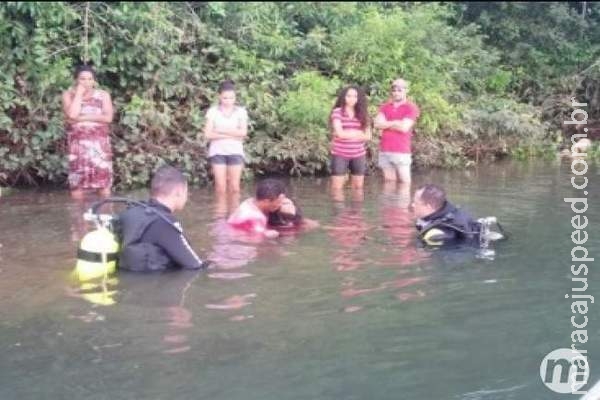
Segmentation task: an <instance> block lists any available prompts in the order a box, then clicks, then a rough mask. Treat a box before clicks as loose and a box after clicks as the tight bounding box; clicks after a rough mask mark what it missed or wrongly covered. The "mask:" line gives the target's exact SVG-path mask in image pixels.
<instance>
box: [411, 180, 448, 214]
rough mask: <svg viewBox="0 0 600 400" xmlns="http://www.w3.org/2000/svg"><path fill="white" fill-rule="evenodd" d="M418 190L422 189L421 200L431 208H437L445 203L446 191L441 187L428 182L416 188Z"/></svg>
mask: <svg viewBox="0 0 600 400" xmlns="http://www.w3.org/2000/svg"><path fill="white" fill-rule="evenodd" d="M420 190H422V192H421V196H420V199H421V201H422V202H423V203H425V204H427V205H429V206H431V207H432V208H434V209H436V210H439V209H440V208H442V207H443V206H444V204H445V203H446V191H445V190H444V189H443V188H442V187H440V186H437V185H434V184H431V183H428V184H426V185H423V186H421V187H420V188H418V189H417V191H420Z"/></svg>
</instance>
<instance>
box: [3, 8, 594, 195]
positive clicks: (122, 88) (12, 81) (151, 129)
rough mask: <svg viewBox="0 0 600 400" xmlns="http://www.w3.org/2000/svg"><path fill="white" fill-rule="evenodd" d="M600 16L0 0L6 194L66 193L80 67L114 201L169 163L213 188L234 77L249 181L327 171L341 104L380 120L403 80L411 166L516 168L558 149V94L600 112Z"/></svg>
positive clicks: (568, 11) (551, 11)
mask: <svg viewBox="0 0 600 400" xmlns="http://www.w3.org/2000/svg"><path fill="white" fill-rule="evenodd" d="M592 7H593V8H592ZM597 8H598V6H597V5H595V4H594V5H588V10H587V11H588V12H587V14H586V18H587V19H586V18H581V15H579V13H578V9H577V7H574V6H572V5H569V4H568V3H557V4H543V5H538V4H537V3H534V4H532V5H529V4H525V3H515V4H513V3H510V4H509V3H489V4H488V3H485V4H484V3H474V4H463V3H455V4H450V5H445V4H419V3H393V2H383V3H375V2H366V3H358V2H348V3H341V2H330V3H321V2H307V3H298V2H283V3H265V2H250V3H232V2H179V3H172V4H168V3H132V2H119V3H103V2H90V3H86V2H78V3H66V2H52V3H36V2H28V3H25V2H7V3H3V4H1V5H0V48H2V49H3V51H2V57H1V58H0V183H8V184H16V183H25V184H33V183H36V182H54V183H61V184H62V183H64V182H65V177H66V154H65V144H66V138H65V136H64V131H63V122H62V112H61V104H60V96H61V93H62V91H63V90H65V89H67V88H68V87H69V85H71V84H72V78H71V71H72V69H73V66H74V65H76V64H77V63H80V62H81V60H83V59H84V58H86V57H87V59H88V60H89V61H90V62H92V63H93V64H94V65H95V66H96V68H97V70H98V80H99V82H100V84H101V86H102V87H103V88H105V89H107V90H108V91H109V92H110V93H111V96H112V98H113V102H114V104H115V110H116V118H115V122H114V123H113V125H112V143H113V149H114V154H115V171H116V182H117V184H118V185H119V186H121V187H129V186H139V185H144V184H146V183H147V180H148V178H149V176H150V174H151V171H152V170H153V169H154V168H155V166H156V165H158V164H160V163H164V162H168V163H172V164H176V165H178V166H180V167H181V168H183V169H184V170H185V171H186V172H187V173H188V175H189V176H190V177H191V179H192V181H193V182H194V183H204V182H206V181H207V180H208V171H207V162H206V143H205V140H204V139H203V137H202V134H201V131H202V127H203V124H204V113H205V111H206V109H207V108H208V107H209V106H210V105H211V103H212V102H214V101H215V99H216V88H217V86H218V84H219V82H220V81H221V80H223V79H232V80H234V81H235V82H236V84H237V87H238V98H239V101H240V103H241V104H243V105H244V106H246V107H247V109H248V112H249V115H250V120H251V121H250V138H249V140H248V141H247V145H246V149H247V153H248V157H249V159H250V165H249V166H250V169H249V171H251V172H252V173H258V174H263V173H283V174H294V175H297V174H317V173H325V172H327V168H328V167H327V165H328V158H329V154H328V143H329V140H330V138H329V131H328V126H327V124H328V115H329V112H330V110H331V107H332V105H333V103H334V100H335V95H336V93H337V92H338V90H339V89H340V88H341V87H342V86H343V85H345V84H349V83H356V84H360V85H363V86H364V87H365V88H366V89H367V91H368V92H369V93H370V103H371V107H370V110H371V112H372V113H373V114H374V113H375V111H376V108H377V105H378V104H379V103H380V102H382V101H384V100H385V99H386V97H387V95H388V92H387V90H388V86H389V82H390V80H391V79H393V78H395V77H398V76H403V77H405V78H406V79H407V80H408V81H410V82H411V92H410V96H411V97H412V98H413V100H414V101H415V102H416V103H417V104H419V106H420V108H421V110H422V117H421V119H420V121H419V123H418V125H417V136H416V138H417V139H416V140H417V151H418V154H416V160H417V162H418V163H420V164H423V165H464V164H466V163H469V162H470V161H471V160H479V159H480V156H482V155H484V154H492V155H505V154H509V153H510V151H509V148H510V147H512V148H515V147H516V148H518V147H519V146H521V145H527V146H530V145H531V143H541V142H542V141H543V140H545V139H546V138H547V137H548V135H549V133H551V132H552V129H551V127H550V125H548V124H545V123H542V115H543V116H545V117H546V118H552V119H556V118H558V116H560V115H562V113H564V112H565V109H566V107H565V103H564V101H563V100H564V99H563V97H564V96H563V97H561V96H562V94H561V93H565V90H564V88H570V90H576V89H575V88H576V87H579V89H578V90H580V91H583V92H584V94H585V96H587V98H589V99H591V100H590V101H591V102H596V103H594V104H597V103H598V102H600V89H594V88H600V85H596V86H594V84H595V82H597V81H598V80H597V79H596V78H597V77H598V76H599V75H598V71H597V68H596V69H594V68H587V67H589V65H591V64H592V61H593V60H595V59H597V54H598V53H597V46H596V44H595V43H598V40H597V39H598V38H600V34H599V32H598V29H597V28H596V27H595V25H594V24H593V22H594V21H596V20H597V18H598V17H597V16H596V15H595V14H594V13H596V12H597ZM86 10H87V13H88V26H87V28H86V27H85V26H84V21H85V20H86V18H85V15H86ZM596 22H597V21H596ZM86 31H87V32H88V40H87V46H86V45H85V43H86V42H85V40H84V33H85V32H86ZM586 46H587V47H586ZM583 66H585V67H586V68H587V69H586V70H585V71H586V74H585V75H578V73H579V72H581V71H582V70H583ZM570 76H573V78H572V79H570V80H569V79H566V77H570ZM554 88H560V90H557V91H556V92H552V89H554ZM589 88H591V89H589ZM561 90H562V91H561ZM532 94H535V95H536V96H537V97H535V99H534V98H532V97H531V96H532ZM541 97H543V98H544V100H542V101H540V100H539V99H540V98H541ZM536 99H537V100H536ZM544 101H545V102H544ZM523 103H532V104H534V105H535V106H525V105H524V104H523ZM538 105H540V106H541V108H540V107H537V106H538ZM542 109H543V110H545V114H542V113H541V110H542ZM375 151H376V143H375V142H374V143H373V144H372V145H371V153H374V152H375ZM372 155H374V154H372Z"/></svg>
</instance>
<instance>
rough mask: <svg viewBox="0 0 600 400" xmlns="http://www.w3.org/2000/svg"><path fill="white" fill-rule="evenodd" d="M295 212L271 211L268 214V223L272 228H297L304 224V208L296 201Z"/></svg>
mask: <svg viewBox="0 0 600 400" xmlns="http://www.w3.org/2000/svg"><path fill="white" fill-rule="evenodd" d="M294 207H295V208H296V213H295V214H288V213H284V212H282V211H281V210H277V211H274V212H271V213H269V214H268V215H267V219H268V224H269V226H270V227H272V228H275V229H277V228H297V227H298V226H300V224H302V210H301V209H300V207H298V206H297V205H296V204H295V203H294Z"/></svg>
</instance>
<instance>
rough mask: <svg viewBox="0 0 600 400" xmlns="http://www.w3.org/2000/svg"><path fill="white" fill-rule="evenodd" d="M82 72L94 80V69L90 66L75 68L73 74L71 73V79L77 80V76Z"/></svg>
mask: <svg viewBox="0 0 600 400" xmlns="http://www.w3.org/2000/svg"><path fill="white" fill-rule="evenodd" d="M82 72H89V73H91V74H92V76H93V77H94V80H96V71H95V70H94V68H93V67H92V66H91V65H79V66H77V67H76V68H75V72H73V78H75V79H77V78H79V74H81V73H82Z"/></svg>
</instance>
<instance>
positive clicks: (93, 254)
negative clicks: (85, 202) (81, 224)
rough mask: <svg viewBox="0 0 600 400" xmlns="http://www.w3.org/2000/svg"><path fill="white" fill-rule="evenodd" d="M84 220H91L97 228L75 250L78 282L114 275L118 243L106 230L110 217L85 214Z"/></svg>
mask: <svg viewBox="0 0 600 400" xmlns="http://www.w3.org/2000/svg"><path fill="white" fill-rule="evenodd" d="M84 218H85V219H87V220H90V219H92V218H93V220H94V221H95V222H96V223H97V226H96V229H95V230H93V231H91V232H89V233H87V234H86V235H85V236H84V237H83V239H82V240H81V243H80V245H79V248H78V249H77V265H76V266H75V271H76V273H77V276H78V278H79V280H80V281H87V280H91V279H95V278H102V277H105V276H107V275H109V274H112V273H114V272H115V270H116V267H117V258H118V252H119V243H118V242H117V240H116V237H115V235H114V234H113V233H112V232H111V231H110V230H109V229H108V225H109V224H108V223H109V222H110V220H111V219H112V217H111V216H109V215H101V214H100V215H98V214H96V215H94V214H92V215H90V213H86V215H85V216H84Z"/></svg>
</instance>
